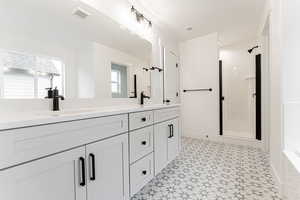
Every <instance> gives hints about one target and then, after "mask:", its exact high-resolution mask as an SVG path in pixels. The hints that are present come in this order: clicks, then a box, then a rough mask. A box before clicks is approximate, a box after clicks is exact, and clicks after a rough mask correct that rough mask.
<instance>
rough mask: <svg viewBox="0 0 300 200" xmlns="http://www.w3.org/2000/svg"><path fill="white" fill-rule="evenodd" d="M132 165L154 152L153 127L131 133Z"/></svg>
mask: <svg viewBox="0 0 300 200" xmlns="http://www.w3.org/2000/svg"><path fill="white" fill-rule="evenodd" d="M129 135H130V163H132V162H135V161H137V160H138V159H140V158H142V157H143V156H145V155H147V154H149V153H151V152H152V151H153V126H149V127H146V128H142V129H139V130H136V131H133V132H130V134H129Z"/></svg>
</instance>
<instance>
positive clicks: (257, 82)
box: [255, 54, 262, 140]
mask: <svg viewBox="0 0 300 200" xmlns="http://www.w3.org/2000/svg"><path fill="white" fill-rule="evenodd" d="M255 93H256V99H255V138H256V139H257V140H261V138H262V136H261V119H262V116H261V103H262V102H261V101H262V98H261V54H257V55H255Z"/></svg>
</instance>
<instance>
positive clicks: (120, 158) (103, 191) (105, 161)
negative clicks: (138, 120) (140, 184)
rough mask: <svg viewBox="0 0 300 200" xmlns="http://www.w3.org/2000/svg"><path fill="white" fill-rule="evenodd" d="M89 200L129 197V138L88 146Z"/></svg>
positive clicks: (114, 138) (115, 138) (122, 136)
mask: <svg viewBox="0 0 300 200" xmlns="http://www.w3.org/2000/svg"><path fill="white" fill-rule="evenodd" d="M86 158H87V159H86V160H87V167H86V168H87V199H88V200H98V199H114V200H124V199H128V197H129V162H128V135H127V134H124V135H121V136H117V137H113V138H110V139H106V140H103V141H100V142H96V143H93V144H89V145H87V146H86Z"/></svg>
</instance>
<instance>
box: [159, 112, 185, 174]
mask: <svg viewBox="0 0 300 200" xmlns="http://www.w3.org/2000/svg"><path fill="white" fill-rule="evenodd" d="M158 112H159V113H157V115H159V114H161V111H158ZM164 112H167V111H164ZM178 112H179V111H178ZM171 113H173V114H170V115H168V116H169V118H173V119H169V120H167V121H163V122H159V123H157V124H155V125H154V155H155V175H157V174H159V173H160V172H161V170H162V169H163V168H165V167H166V166H167V164H168V163H169V162H170V161H172V160H174V159H175V157H176V156H177V155H178V153H179V146H180V137H181V136H180V129H179V118H178V114H175V113H176V112H173V111H172V112H171ZM165 115H167V114H166V113H165ZM165 115H164V116H165ZM154 116H155V115H154ZM158 119H159V118H158ZM164 119H167V118H164Z"/></svg>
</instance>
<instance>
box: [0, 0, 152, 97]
mask: <svg viewBox="0 0 300 200" xmlns="http://www.w3.org/2000/svg"><path fill="white" fill-rule="evenodd" d="M33 10H34V11H35V12H32V11H33ZM78 11H81V12H78ZM78 13H79V15H78ZM82 14H85V15H84V16H83V15H82ZM0 26H1V32H0V97H1V98H19V99H23V98H45V97H46V96H47V90H46V88H55V87H57V88H58V89H59V93H60V94H62V95H63V96H65V97H66V98H98V99H109V98H128V97H130V96H132V95H133V93H132V92H133V91H134V86H135V84H134V77H135V75H136V77H137V78H136V79H137V84H136V85H137V92H138V93H139V92H141V91H145V93H147V95H150V90H151V84H150V73H149V72H145V71H143V69H142V68H143V67H145V68H149V66H150V62H151V52H152V50H151V48H152V47H151V44H150V43H149V42H148V41H146V40H144V39H142V38H140V37H138V36H137V35H135V34H132V33H130V32H129V31H128V30H126V29H124V28H121V27H120V25H119V24H118V23H116V22H115V21H113V20H112V19H111V18H109V17H107V16H105V15H103V14H102V13H100V12H99V11H98V10H96V9H94V8H92V7H90V6H88V5H86V4H84V3H83V2H81V1H61V0H41V1H37V0H22V1H19V0H1V1H0Z"/></svg>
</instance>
